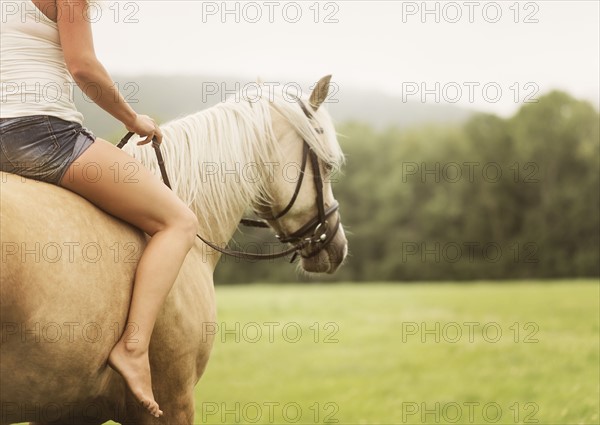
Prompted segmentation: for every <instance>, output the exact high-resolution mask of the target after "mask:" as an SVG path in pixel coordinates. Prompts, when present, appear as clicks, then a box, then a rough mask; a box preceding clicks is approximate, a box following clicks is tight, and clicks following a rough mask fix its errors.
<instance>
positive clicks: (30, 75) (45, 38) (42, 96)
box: [0, 0, 83, 124]
mask: <svg viewBox="0 0 600 425" xmlns="http://www.w3.org/2000/svg"><path fill="white" fill-rule="evenodd" d="M0 7H1V11H2V12H1V22H0V118H15V117H23V116H29V115H51V116H55V117H58V118H61V119H63V120H66V121H74V122H78V123H80V124H81V123H82V122H83V116H82V115H81V113H80V112H78V111H77V109H76V108H75V103H74V100H73V93H74V87H75V82H74V81H73V77H72V76H71V74H70V73H69V71H68V70H67V65H66V64H65V58H64V55H63V51H62V47H61V45H60V39H59V36H58V26H57V25H56V23H55V22H53V21H52V20H51V19H49V18H48V17H47V16H46V15H44V14H43V13H42V12H41V11H40V10H39V9H38V8H37V7H36V6H35V4H33V3H32V2H31V1H30V0H0Z"/></svg>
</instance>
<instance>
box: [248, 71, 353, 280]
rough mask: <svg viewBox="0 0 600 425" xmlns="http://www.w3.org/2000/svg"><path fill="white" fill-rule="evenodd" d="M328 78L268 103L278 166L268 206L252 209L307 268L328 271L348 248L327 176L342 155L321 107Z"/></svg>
mask: <svg viewBox="0 0 600 425" xmlns="http://www.w3.org/2000/svg"><path fill="white" fill-rule="evenodd" d="M330 79H331V76H327V77H324V78H322V79H321V80H320V81H319V82H318V83H317V85H316V87H315V89H314V90H313V92H312V93H311V95H310V98H309V99H308V100H302V99H296V100H295V101H294V102H290V101H289V99H288V100H287V101H284V102H285V103H287V104H286V105H283V106H282V102H279V106H278V102H274V103H273V111H274V113H273V114H272V117H273V131H274V133H275V135H276V137H277V139H278V140H279V150H280V157H281V158H282V161H281V164H276V165H279V166H278V167H277V166H275V167H273V170H274V171H275V173H274V174H275V178H274V179H272V181H271V183H270V185H269V186H270V187H269V188H268V190H269V192H270V193H269V198H270V202H268V205H263V206H261V207H258V209H259V211H260V214H261V216H263V217H264V218H266V219H267V221H268V222H269V224H270V225H271V227H273V229H275V231H276V232H277V234H278V238H279V239H280V241H281V242H284V243H291V244H294V245H298V246H299V247H300V248H301V249H300V251H299V252H300V255H301V258H302V259H301V266H302V268H303V269H304V270H305V271H307V272H315V273H333V272H335V271H336V270H337V268H338V267H339V266H340V265H341V264H342V262H343V261H344V258H345V257H346V254H347V252H348V242H347V240H346V237H345V235H344V229H343V228H342V224H341V220H340V213H339V210H338V203H337V201H336V200H335V198H334V196H333V191H332V188H331V180H332V179H331V176H332V174H333V172H334V171H335V170H336V169H337V168H338V167H339V166H340V165H341V163H342V161H343V155H342V152H341V149H340V146H339V144H338V141H337V137H336V133H335V129H334V127H333V124H332V121H331V118H330V117H329V115H328V114H327V112H326V111H325V110H324V108H321V105H322V103H323V102H324V101H325V99H326V97H327V94H328V91H329V82H330Z"/></svg>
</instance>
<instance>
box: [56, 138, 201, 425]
mask: <svg viewBox="0 0 600 425" xmlns="http://www.w3.org/2000/svg"><path fill="white" fill-rule="evenodd" d="M90 163H91V164H94V168H95V169H96V170H100V171H101V177H100V178H99V180H98V181H96V179H94V181H93V182H92V181H90V180H89V179H87V178H86V177H85V175H84V173H82V170H83V169H85V166H86V164H90ZM132 163H135V164H136V166H137V165H139V163H138V162H137V161H135V160H134V159H133V158H132V157H131V156H129V155H128V154H126V153H125V152H123V151H121V150H119V149H117V148H116V147H115V146H113V145H112V144H110V143H108V142H107V141H105V140H102V139H96V142H94V144H92V146H90V147H89V148H88V149H87V150H86V151H85V152H84V153H83V154H82V155H81V156H80V157H79V158H78V159H77V161H76V162H75V163H73V164H72V165H71V167H70V168H69V170H68V171H67V173H66V174H65V176H64V177H63V179H62V181H61V185H62V186H63V187H65V188H67V189H69V190H72V191H73V192H76V193H78V194H80V195H81V196H83V197H84V198H86V199H88V200H89V201H90V202H92V203H94V204H95V205H97V206H98V207H100V208H101V209H103V210H104V211H106V212H108V213H110V214H112V215H114V216H116V217H119V218H121V219H122V220H125V221H127V222H129V223H131V224H133V225H135V226H137V227H138V228H140V229H142V230H143V231H144V232H146V233H147V234H148V235H150V236H151V238H150V240H149V242H148V244H147V246H146V248H145V250H144V252H143V254H142V256H141V258H140V261H139V263H138V266H137V270H136V274H135V283H134V288H133V297H132V300H131V306H130V308H129V316H128V319H127V325H128V326H127V327H126V328H125V329H130V328H135V329H136V331H137V333H136V334H135V340H134V341H135V342H134V341H130V340H128V336H127V332H126V333H125V334H124V335H123V336H122V337H121V339H120V340H119V342H118V343H117V344H116V345H115V347H114V348H113V350H112V352H111V354H110V357H109V364H110V365H111V366H112V367H113V368H114V369H115V370H117V371H118V372H119V373H120V374H121V375H122V376H123V378H125V381H126V382H127V385H128V386H129V388H130V390H131V391H132V392H133V394H134V395H135V396H136V398H137V399H138V400H139V401H140V402H141V403H142V404H144V406H146V408H147V409H148V410H149V411H150V413H151V414H153V415H155V416H158V415H159V414H161V413H162V412H161V411H160V410H159V407H158V404H157V403H156V401H155V400H154V396H153V393H152V384H151V379H150V362H149V358H148V347H149V344H150V337H151V336H152V330H153V328H154V323H155V321H156V317H157V315H158V312H159V310H160V308H161V306H162V304H163V302H164V300H165V298H166V297H167V295H168V293H169V291H170V290H171V287H172V286H173V283H174V282H175V279H176V278H177V274H178V273H179V269H180V267H181V265H182V263H183V261H184V259H185V257H186V255H187V253H188V251H189V250H190V248H191V247H192V245H193V244H194V240H195V235H196V231H197V229H196V227H197V219H196V216H195V215H194V214H193V213H192V211H191V210H190V209H189V208H188V207H187V206H186V205H185V204H184V203H183V202H182V201H181V200H180V199H179V198H178V197H177V196H176V195H175V194H174V193H173V192H172V191H171V190H170V189H169V188H167V187H166V186H165V185H164V184H163V183H162V181H160V180H159V179H158V177H156V176H154V175H152V174H150V172H149V171H148V170H147V169H145V168H144V167H143V166H141V165H139V169H138V171H137V172H136V173H135V175H133V176H130V179H131V180H134V182H131V180H129V181H123V180H124V179H121V180H118V179H117V180H115V176H116V175H118V176H123V175H127V174H130V173H127V174H125V170H126V169H125V168H124V167H125V166H126V165H127V164H132ZM115 164H117V166H118V167H119V169H120V171H121V172H120V173H118V174H116V173H115V169H114V167H115ZM129 166H131V165H129ZM109 167H110V168H109ZM127 170H129V171H131V169H130V168H127Z"/></svg>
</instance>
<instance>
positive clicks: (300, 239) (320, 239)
mask: <svg viewBox="0 0 600 425" xmlns="http://www.w3.org/2000/svg"><path fill="white" fill-rule="evenodd" d="M296 100H297V102H298V104H299V105H300V107H301V108H302V111H303V112H304V114H305V115H306V116H307V118H309V119H310V118H312V114H311V113H310V111H309V110H308V109H307V108H306V106H305V105H304V104H303V103H302V101H300V99H296ZM316 131H317V132H318V133H323V129H321V128H319V129H316ZM133 135H134V133H133V132H129V133H127V134H126V135H125V136H124V137H123V138H122V139H121V141H120V142H119V144H118V145H117V148H119V149H122V148H123V146H125V145H126V144H127V142H129V140H130V139H131V137H132V136H133ZM302 142H303V150H302V165H301V169H300V174H299V177H298V183H297V184H296V189H295V190H294V194H293V195H292V198H291V199H290V202H289V203H288V204H287V206H286V207H285V208H284V209H283V210H281V211H280V212H279V213H278V214H276V215H275V216H273V217H265V216H263V217H261V218H263V219H264V220H255V219H249V218H242V220H241V221H240V224H241V225H243V226H247V227H258V228H265V229H266V228H269V227H270V226H269V224H268V223H267V221H265V220H277V219H280V218H281V217H283V216H285V215H286V214H287V213H288V212H289V211H290V210H291V209H292V207H293V206H294V203H295V202H296V199H297V198H298V194H299V193H300V189H301V187H302V183H303V181H304V173H305V171H306V165H307V163H308V160H309V159H310V163H311V167H312V170H313V183H314V186H315V190H316V192H317V199H316V204H317V210H318V215H317V216H316V217H315V218H313V219H312V220H310V221H309V222H308V223H306V224H305V225H304V226H302V227H301V228H300V229H298V230H297V231H295V232H294V233H292V234H290V235H284V234H278V235H276V238H277V239H278V240H279V241H280V242H281V243H291V244H293V246H292V247H290V248H289V249H286V250H284V251H281V252H277V253H274V254H255V253H252V252H244V251H236V250H231V249H228V248H221V247H220V246H218V245H217V244H215V243H214V242H211V241H209V240H207V239H205V238H203V237H202V236H200V235H199V234H196V236H197V237H198V239H200V240H201V241H202V242H204V243H205V244H206V245H208V246H209V247H211V248H212V249H214V250H215V251H218V252H220V253H221V254H224V255H227V256H230V257H234V258H240V259H244V260H274V259H277V258H283V257H286V256H288V255H289V254H293V255H292V258H291V259H290V263H293V262H294V260H295V259H296V257H297V256H298V254H300V255H301V256H302V257H303V258H311V257H314V256H316V255H317V254H319V253H320V252H321V251H322V250H323V249H325V248H326V247H327V245H329V243H330V242H331V241H332V240H333V238H334V237H335V235H336V234H337V232H338V230H339V227H340V218H339V216H338V218H337V221H336V224H335V225H334V226H333V227H332V228H331V229H330V227H329V222H328V221H327V219H328V218H329V217H330V216H331V215H333V214H334V213H335V212H336V211H338V209H339V204H338V203H337V201H335V202H334V203H333V205H331V206H330V207H329V208H327V209H325V202H324V196H323V178H322V176H321V168H320V166H319V158H318V157H317V154H316V153H315V152H314V151H313V150H312V148H311V147H310V146H309V145H308V143H307V142H306V140H302ZM152 147H153V148H154V152H155V154H156V159H157V161H158V167H159V169H160V174H161V176H162V179H163V182H164V184H165V185H166V186H167V187H168V188H169V189H171V190H172V189H173V188H172V187H171V183H170V181H169V177H168V175H167V170H166V167H165V161H164V158H163V156H162V152H161V150H160V143H158V139H157V138H156V136H154V137H153V138H152ZM330 230H331V232H330ZM311 231H312V234H311V235H310V236H307V235H308V234H309V233H310V232H311ZM309 246H316V247H317V249H316V250H315V251H313V252H312V253H310V254H307V255H303V254H302V253H301V251H302V250H303V249H305V248H307V247H309Z"/></svg>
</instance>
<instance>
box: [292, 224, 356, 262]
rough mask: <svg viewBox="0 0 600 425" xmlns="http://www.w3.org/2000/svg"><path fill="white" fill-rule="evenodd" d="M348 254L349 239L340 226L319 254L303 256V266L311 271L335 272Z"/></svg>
mask: <svg viewBox="0 0 600 425" xmlns="http://www.w3.org/2000/svg"><path fill="white" fill-rule="evenodd" d="M347 254H348V241H347V240H346V236H345V235H344V229H343V228H342V227H341V226H340V228H339V230H338V232H337V234H336V235H335V237H334V238H333V239H332V240H331V242H330V243H329V244H328V245H327V247H325V248H324V249H323V250H321V251H320V252H319V253H318V254H317V255H313V256H309V257H308V258H305V257H302V261H301V265H302V268H303V269H304V270H305V271H307V272H310V273H328V274H333V273H335V271H336V270H337V269H338V268H339V267H340V266H341V265H342V264H343V262H344V259H345V258H346V255H347Z"/></svg>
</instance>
